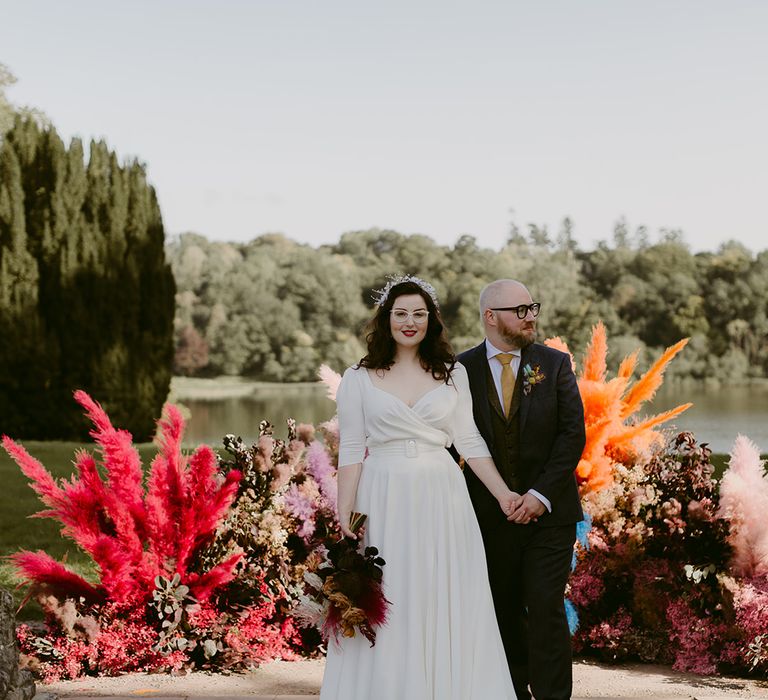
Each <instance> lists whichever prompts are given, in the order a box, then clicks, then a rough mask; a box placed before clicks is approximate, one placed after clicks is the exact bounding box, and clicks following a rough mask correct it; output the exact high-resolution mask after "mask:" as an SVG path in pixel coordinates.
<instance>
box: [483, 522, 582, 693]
mask: <svg viewBox="0 0 768 700" xmlns="http://www.w3.org/2000/svg"><path fill="white" fill-rule="evenodd" d="M481 530H482V532H483V540H484V544H485V550H486V557H487V561H488V577H489V580H490V584H491V592H492V594H493V602H494V606H495V608H496V617H497V619H498V622H499V629H500V631H501V638H502V641H503V643H504V650H505V652H506V655H507V662H508V663H509V670H510V674H511V676H512V682H513V683H514V686H515V692H516V693H517V697H518V700H525V699H526V698H530V697H531V695H533V697H534V698H535V699H536V700H567V699H568V698H570V697H571V692H572V688H573V677H572V668H571V666H572V653H571V635H570V630H569V629H568V620H567V617H566V614H565V604H564V596H565V587H566V583H567V581H568V575H569V573H570V569H571V559H572V556H573V545H574V542H575V540H576V525H575V524H568V525H555V526H541V525H539V524H538V523H531V524H528V525H518V524H515V523H509V522H501V523H498V522H497V523H493V524H492V525H489V526H488V527H481Z"/></svg>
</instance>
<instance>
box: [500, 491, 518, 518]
mask: <svg viewBox="0 0 768 700" xmlns="http://www.w3.org/2000/svg"><path fill="white" fill-rule="evenodd" d="M498 500H499V505H500V506H501V509H502V510H503V511H504V515H506V516H511V515H512V513H514V512H515V511H516V510H517V508H518V506H519V505H520V503H521V502H522V496H521V495H520V494H519V493H515V492H514V491H509V490H507V492H506V493H504V494H502V495H501V496H500V497H499V499H498ZM507 519H509V517H507Z"/></svg>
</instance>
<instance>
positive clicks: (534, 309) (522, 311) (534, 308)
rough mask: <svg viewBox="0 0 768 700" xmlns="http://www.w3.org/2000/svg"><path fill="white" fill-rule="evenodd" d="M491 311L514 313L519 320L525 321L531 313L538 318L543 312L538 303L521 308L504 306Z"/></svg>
mask: <svg viewBox="0 0 768 700" xmlns="http://www.w3.org/2000/svg"><path fill="white" fill-rule="evenodd" d="M491 311H514V312H515V313H516V314H517V317H518V318H519V319H524V318H525V317H526V316H527V315H528V312H529V311H530V312H531V314H533V317H534V318H536V317H537V316H538V315H539V311H541V304H539V302H537V301H536V302H534V303H533V304H520V306H502V307H500V308H498V309H491Z"/></svg>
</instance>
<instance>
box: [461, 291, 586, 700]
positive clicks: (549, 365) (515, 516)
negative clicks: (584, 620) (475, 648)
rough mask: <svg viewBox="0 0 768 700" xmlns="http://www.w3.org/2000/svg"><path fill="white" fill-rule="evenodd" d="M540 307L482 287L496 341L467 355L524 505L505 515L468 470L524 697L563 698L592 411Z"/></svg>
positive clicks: (489, 436)
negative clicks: (579, 472)
mask: <svg viewBox="0 0 768 700" xmlns="http://www.w3.org/2000/svg"><path fill="white" fill-rule="evenodd" d="M539 308H540V305H539V304H538V303H534V302H533V300H532V299H531V295H530V294H529V292H528V290H527V289H526V288H525V287H524V286H523V285H522V284H521V283H520V282H516V281H514V280H497V281H495V282H491V284H489V285H488V286H487V287H486V288H485V289H483V291H482V293H481V294H480V314H481V317H482V321H483V325H484V327H485V335H486V339H485V340H484V341H483V342H482V343H480V345H478V346H477V347H475V348H472V349H471V350H467V351H466V352H464V353H462V354H461V355H459V358H458V359H459V361H460V362H461V363H462V364H463V365H464V366H465V367H466V369H467V374H468V376H469V383H470V388H471V392H472V405H473V411H474V416H475V422H476V423H477V426H478V428H479V430H480V433H481V434H482V436H483V438H484V439H485V441H486V443H487V444H488V447H489V449H490V451H491V454H492V455H493V459H494V461H495V463H496V466H497V467H498V469H499V471H500V472H501V475H502V476H503V477H504V480H505V481H506V482H507V484H508V485H509V487H510V488H511V489H512V490H513V491H515V492H516V493H519V494H521V495H522V497H521V499H520V501H519V505H518V506H517V509H516V510H515V511H514V512H512V513H511V514H509V517H505V515H504V513H502V512H501V511H500V510H499V506H498V503H497V501H496V499H495V498H494V497H493V496H492V495H491V493H490V492H489V491H488V490H487V489H486V488H485V486H483V484H482V482H481V481H480V480H479V479H478V478H477V477H476V476H475V475H474V474H473V473H472V470H471V469H465V470H464V473H465V475H466V479H467V487H468V489H469V493H470V496H471V498H472V503H473V505H474V507H475V512H476V513H477V519H478V522H479V523H480V529H481V531H482V533H483V541H484V543H485V551H486V557H487V560H488V575H489V579H490V583H491V591H492V593H493V601H494V606H495V608H496V617H497V619H498V622H499V629H500V630H501V637H502V639H503V641H504V648H505V651H506V654H507V661H508V663H509V669H510V673H511V675H512V681H513V683H514V686H515V691H516V692H517V697H518V698H519V699H520V700H525V699H526V698H530V697H531V695H533V697H534V698H535V699H536V700H561V699H566V698H570V697H571V689H572V675H571V639H570V633H569V630H568V622H567V619H566V615H565V607H564V603H563V599H564V593H565V586H566V582H567V579H568V573H569V571H570V564H571V555H572V552H573V544H574V541H575V538H576V523H577V522H578V521H579V520H581V519H582V511H581V505H580V502H579V492H578V490H577V486H576V479H575V477H574V470H575V469H576V465H577V464H578V461H579V458H580V457H581V452H582V450H583V449H584V441H585V434H584V409H583V406H582V403H581V397H580V396H579V389H578V387H577V385H576V378H575V376H574V374H573V369H572V368H571V360H570V358H569V356H568V355H567V354H565V353H562V352H560V351H558V350H554V349H552V348H549V347H547V346H545V345H540V344H537V343H534V340H535V338H536V317H537V316H538V314H539ZM529 688H530V689H529Z"/></svg>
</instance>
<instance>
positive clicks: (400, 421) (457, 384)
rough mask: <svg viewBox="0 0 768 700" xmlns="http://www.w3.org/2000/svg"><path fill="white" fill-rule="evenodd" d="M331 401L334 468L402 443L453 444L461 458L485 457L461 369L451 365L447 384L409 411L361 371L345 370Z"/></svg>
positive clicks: (486, 453) (403, 404)
mask: <svg viewBox="0 0 768 700" xmlns="http://www.w3.org/2000/svg"><path fill="white" fill-rule="evenodd" d="M336 402H337V404H338V411H339V425H340V444H339V465H345V464H357V463H358V462H362V461H363V459H364V457H365V454H366V450H367V449H373V448H375V447H378V446H382V445H385V444H387V443H391V442H398V441H404V440H416V441H417V442H418V443H419V444H422V445H424V446H431V447H448V446H450V445H451V444H455V445H456V447H457V449H458V450H459V452H460V453H461V454H462V455H464V456H465V457H485V456H489V455H490V453H489V451H488V448H487V446H486V444H485V442H484V441H483V439H482V437H480V434H479V432H478V430H477V427H476V426H475V422H474V419H473V417H472V397H471V394H470V391H469V382H468V380H467V374H466V370H465V369H464V367H463V366H462V365H461V364H456V366H455V367H454V370H453V372H452V375H451V379H450V380H449V381H448V383H446V384H440V385H439V386H436V387H434V388H432V389H430V390H429V391H427V392H425V393H424V394H422V395H421V396H420V397H419V398H418V399H417V401H416V402H415V403H414V404H413V405H412V406H409V405H408V404H407V403H406V402H405V401H403V400H402V399H401V398H399V397H398V396H395V395H394V394H392V393H390V392H388V391H386V390H385V389H382V388H381V387H378V386H376V385H375V384H374V383H373V380H372V379H371V377H370V375H369V374H368V371H367V370H366V369H365V368H363V367H359V368H358V367H350V368H349V369H347V371H346V372H345V373H344V376H343V378H342V380H341V384H340V385H339V390H338V393H337V395H336Z"/></svg>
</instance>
